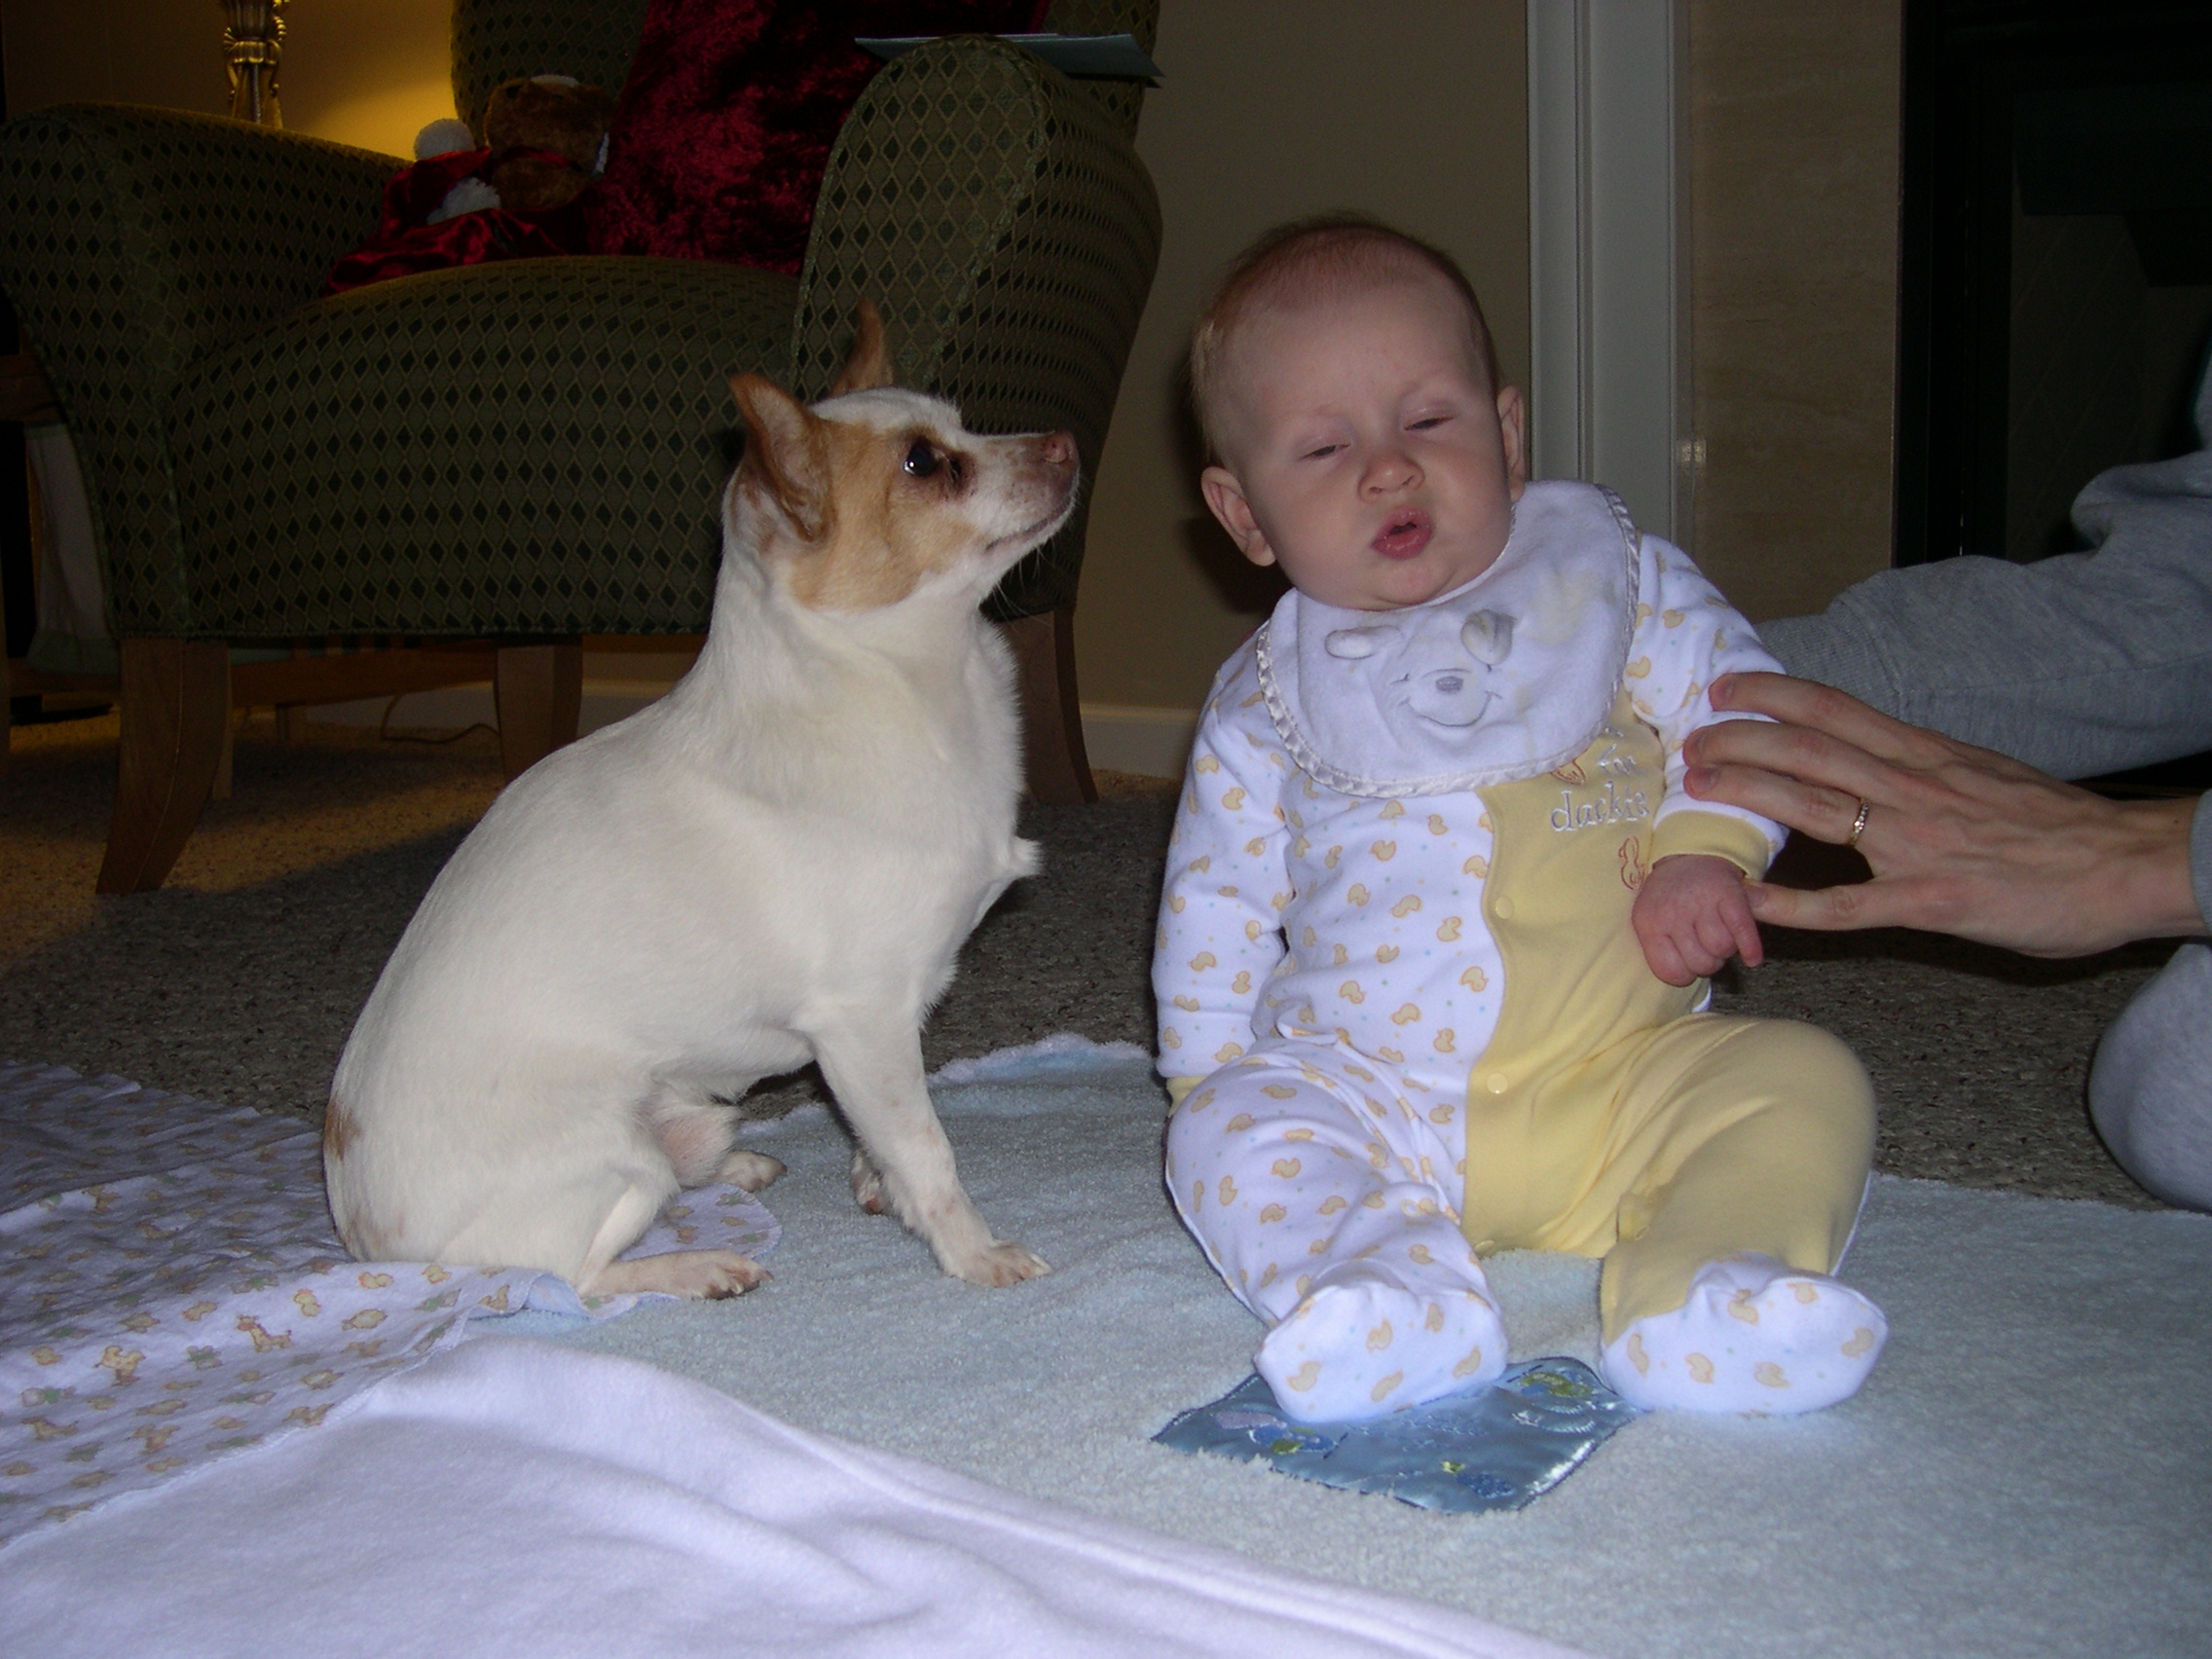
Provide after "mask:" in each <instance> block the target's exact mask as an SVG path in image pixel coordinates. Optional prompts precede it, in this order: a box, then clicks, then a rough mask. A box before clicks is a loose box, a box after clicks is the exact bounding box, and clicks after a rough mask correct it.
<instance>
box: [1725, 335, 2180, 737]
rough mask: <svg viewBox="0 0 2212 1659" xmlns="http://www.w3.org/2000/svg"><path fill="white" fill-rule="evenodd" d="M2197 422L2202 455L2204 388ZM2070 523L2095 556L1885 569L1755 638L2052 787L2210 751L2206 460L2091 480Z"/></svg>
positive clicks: (1795, 666) (1796, 666) (1876, 703)
mask: <svg viewBox="0 0 2212 1659" xmlns="http://www.w3.org/2000/svg"><path fill="white" fill-rule="evenodd" d="M2196 424H2197V429H2198V433H2199V435H2200V437H2201V438H2203V439H2204V440H2205V442H2206V443H2207V444H2208V445H2212V375H2208V376H2207V377H2206V379H2205V381H2204V382H2203V383H2202V384H2201V385H2200V386H2199V387H2197V393H2196ZM2074 523H2075V527H2076V528H2077V529H2079V530H2080V531H2081V532H2082V534H2083V536H2084V537H2085V538H2086V539H2087V540H2088V541H2089V543H2090V544H2091V545H2092V546H2094V547H2095V548H2096V551H2095V552H2093V553H2066V554H2061V555H2059V556H2058V557H2057V558H2054V559H2043V560H2039V561H2037V562H2036V563H2035V564H2032V565H2014V564H2011V563H2009V562H2008V561H2007V560H2004V559H1982V558H1972V557H1968V558H1960V559H1939V560H1937V561H1936V563H1934V564H1932V565H1915V566H1912V567H1910V568H1908V569H1905V570H1901V571H1883V572H1882V573H1881V574H1879V575H1876V576H1869V577H1867V578H1866V580H1864V581H1862V582H1860V583H1859V584H1857V585H1856V586H1854V587H1851V588H1848V589H1846V590H1845V591H1844V592H1843V593H1842V594H1841V595H1839V596H1838V597H1837V598H1836V600H1835V602H1834V603H1833V604H1832V605H1830V606H1829V607H1828V608H1826V609H1825V610H1824V611H1822V612H1821V613H1820V614H1819V615H1817V616H1786V617H1784V618H1782V619H1781V620H1779V621H1774V622H1762V623H1760V624H1759V638H1760V640H1762V641H1763V642H1764V643H1765V645H1766V647H1767V649H1768V650H1770V651H1772V652H1774V654H1775V655H1776V656H1777V657H1780V658H1781V659H1782V664H1783V666H1784V667H1785V668H1787V669H1788V671H1789V672H1790V673H1791V674H1794V675H1796V676H1797V677H1798V678H1799V679H1801V680H1818V681H1819V682H1822V683H1823V684H1824V685H1833V686H1835V687H1837V688H1838V689H1839V690H1843V691H1848V692H1850V693H1851V694H1852V695H1853V696H1854V697H1857V698H1858V699H1859V700H1860V701H1861V702H1862V703H1867V704H1870V705H1871V706H1872V707H1874V708H1876V709H1879V710H1881V711H1882V713H1884V714H1885V715H1890V716H1892V717H1894V718H1895V719H1900V720H1905V721H1909V722H1910V723H1911V724H1913V725H1919V726H1929V727H1932V728H1933V729H1935V730H1936V731H1939V732H1942V733H1944V734H1945V735H1946V736H1950V737H1955V738H1957V739H1959V740H1960V741H1961V742H1964V743H1972V744H1978V745H1979V746H1980V747H1982V748H1984V749H1994V750H1997V751H1998V752H1999V753H2000V754H2004V755H2009V756H2012V757H2013V758H2014V759H2016V760H2025V761H2026V762H2027V763H2028V764H2029V765H2031V766H2036V767H2040V768H2041V769H2042V770H2044V771H2046V772H2049V773H2051V774H2052V775H2053V776H2056V777H2060V778H2087V777H2094V776H2096V775H2098V774H2099V773H2103V772H2119V771H2124V770H2126V769H2127V768H2128V767H2131V766H2147V765H2150V764H2151V763H2152V762H2154V761H2157V760H2169V759H2172V758H2174V757H2175V756H2182V755H2194V754H2196V753H2197V752H2198V751H2199V750H2204V749H2212V447H2208V448H2205V449H2201V450H2198V451H2197V452H2196V453H2195V454H2194V455H2185V456H2182V457H2181V458H2179V459H2178V460H2175V461H2157V462H2154V463H2152V464H2150V465H2146V466H2118V467H2114V468H2113V469H2112V470H2111V471H2110V472H2103V473H2099V474H2098V475H2097V476H2096V477H2095V478H2093V479H2091V480H2090V481H2089V483H2088V485H2087V487H2086V488H2085V489H2083V492H2082V493H2081V495H2080V496H2078V497H2076V498H2075V500H2074Z"/></svg>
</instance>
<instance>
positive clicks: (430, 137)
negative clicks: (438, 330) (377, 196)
mask: <svg viewBox="0 0 2212 1659" xmlns="http://www.w3.org/2000/svg"><path fill="white" fill-rule="evenodd" d="M613 119H614V99H613V97H612V96H611V95H609V94H608V93H607V92H603V91H601V90H600V89H599V88H597V87H587V86H584V85H582V84H581V83H580V82H578V81H577V80H576V79H575V78H574V77H573V76H570V75H532V76H526V77H523V78H521V79H518V80H513V81H508V82H506V83H505V84H504V85H502V86H500V87H498V89H497V90H496V91H494V92H493V93H492V96H491V99H490V101H489V102H488V103H487V104H486V105H485V110H484V142H483V144H482V145H479V144H478V143H477V142H476V135H475V134H474V133H472V132H470V131H469V129H468V128H467V126H466V125H465V124H464V123H462V122H460V121H455V120H452V119H447V120H443V121H433V122H431V123H430V124H429V125H428V126H427V127H425V128H424V129H423V130H422V131H421V132H420V133H418V134H417V135H416V139H415V154H416V157H417V160H416V163H415V165H414V166H411V167H408V168H407V169H406V170H405V171H403V172H400V173H398V174H397V175H395V176H394V177H393V178H392V180H391V181H390V182H389V183H388V184H387V185H386V186H385V197H384V213H383V216H382V217H381V219H380V220H379V221H378V224H377V229H376V234H375V235H374V236H373V237H371V238H370V240H368V241H367V242H365V243H364V244H363V245H362V246H360V247H358V248H356V249H354V250H353V251H352V252H351V253H349V254H348V255H346V256H345V258H343V259H341V260H339V261H338V263H337V264H336V265H334V266H333V267H332V268H331V272H330V276H329V279H328V281H327V282H326V283H325V284H324V287H323V292H324V293H325V294H326V295H329V294H341V293H345V292H348V291H349V290H350V289H353V288H358V287H363V286H365V285H367V284H368V283H371V282H379V281H383V280H385V279H386V278H387V277H392V276H413V275H416V274H418V273H421V272H424V271H437V270H443V269H446V268H448V267H451V266H457V265H478V264H483V263H485V262H487V261H490V260H496V259H522V258H542V257H544V256H547V255H551V254H562V253H582V252H584V251H585V250H586V249H587V247H588V246H589V245H590V240H591V223H590V207H591V203H592V200H593V197H592V195H591V194H590V193H591V192H592V189H593V186H594V185H595V184H596V183H597V182H598V179H599V176H600V174H601V173H602V172H604V171H605V170H606V166H607V137H608V127H609V126H610V124H611V123H612V121H613Z"/></svg>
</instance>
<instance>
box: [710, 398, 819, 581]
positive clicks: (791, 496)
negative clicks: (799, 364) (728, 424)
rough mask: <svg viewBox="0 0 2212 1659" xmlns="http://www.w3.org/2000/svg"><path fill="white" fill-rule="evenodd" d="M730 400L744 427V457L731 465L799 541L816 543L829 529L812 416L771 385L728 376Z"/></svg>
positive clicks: (816, 428)
mask: <svg viewBox="0 0 2212 1659" xmlns="http://www.w3.org/2000/svg"><path fill="white" fill-rule="evenodd" d="M729 389H730V395H731V396H733V397H735V398H736V399H737V412H738V415H739V417H740V418H741V419H743V421H744V422H745V454H744V456H743V457H742V458H740V460H739V461H738V463H737V469H738V472H739V474H740V475H741V477H742V476H748V475H749V476H751V477H752V478H754V479H756V480H757V481H758V484H759V487H760V488H761V489H762V490H763V491H765V492H766V494H767V495H768V497H769V498H770V499H771V500H773V501H774V503H775V505H776V507H777V509H778V510H779V511H781V512H782V513H783V515H784V517H785V518H786V519H788V520H790V521H791V526H792V529H793V530H794V531H796V532H797V533H798V535H799V538H800V539H801V540H804V541H816V540H819V539H821V536H822V533H823V531H824V530H825V529H826V528H827V527H828V524H829V516H830V513H829V501H830V482H829V479H830V475H829V454H828V450H827V446H826V445H825V444H824V443H823V441H822V423H821V421H820V420H819V419H818V418H817V417H816V416H815V414H814V412H813V411H812V410H810V409H808V408H807V407H806V406H805V405H804V404H802V403H800V402H799V401H798V399H796V398H795V397H793V396H792V394H791V393H790V392H788V391H786V390H785V389H784V388H783V387H780V386H778V385H776V383H775V382H774V381H770V380H763V379H761V377H760V376H758V375H732V376H730V378H729Z"/></svg>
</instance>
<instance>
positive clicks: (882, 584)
mask: <svg viewBox="0 0 2212 1659" xmlns="http://www.w3.org/2000/svg"><path fill="white" fill-rule="evenodd" d="M821 424H822V428H823V439H824V448H825V450H826V452H827V454H826V460H827V463H828V473H829V478H830V485H831V487H830V490H829V491H828V492H827V494H826V498H825V499H824V501H823V503H822V509H821V517H822V522H823V534H822V535H821V536H819V537H817V538H816V539H815V541H814V542H813V543H811V544H810V545H809V546H807V547H806V548H805V549H804V550H803V551H801V552H800V553H799V554H798V555H797V557H796V558H794V559H793V561H792V564H791V591H792V597H793V599H796V600H797V601H798V602H799V603H800V604H801V605H803V606H806V607H807V608H810V609H814V610H875V609H879V608H882V607H884V606H887V605H897V604H898V603H899V602H900V601H901V600H903V599H904V598H905V597H906V596H907V595H908V594H910V593H912V592H913V591H914V589H915V588H916V587H917V586H919V585H920V583H921V581H922V579H923V578H924V577H925V576H930V575H934V574H936V573H937V572H938V571H942V570H945V569H947V568H948V567H950V566H951V565H952V564H953V563H954V561H956V560H957V559H958V558H959V557H960V555H961V554H962V553H964V552H965V551H967V550H968V548H970V547H971V546H973V545H974V543H975V532H974V531H973V530H972V529H971V528H970V527H969V526H968V525H967V524H965V523H964V522H962V521H961V520H960V519H958V518H957V517H955V516H953V515H950V514H946V513H939V512H932V511H930V510H929V507H930V505H931V504H934V503H932V502H929V501H926V500H917V499H916V498H917V497H938V496H941V495H942V494H943V488H942V487H941V486H940V485H938V484H937V483H936V481H935V480H930V479H915V478H910V477H908V476H907V475H906V473H905V471H904V470H903V461H904V459H905V455H906V452H907V450H908V449H909V448H910V447H911V446H912V444H913V442H914V439H913V436H912V435H910V434H905V433H894V432H883V431H877V430H873V429H871V428H869V427H866V426H853V425H847V424H844V423H842V422H835V421H825V422H823V423H821ZM942 476H943V474H941V473H940V477H942Z"/></svg>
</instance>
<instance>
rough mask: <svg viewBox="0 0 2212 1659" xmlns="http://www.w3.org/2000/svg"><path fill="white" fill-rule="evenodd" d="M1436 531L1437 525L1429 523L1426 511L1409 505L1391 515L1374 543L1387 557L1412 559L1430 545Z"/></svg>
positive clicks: (1376, 549) (1376, 548)
mask: <svg viewBox="0 0 2212 1659" xmlns="http://www.w3.org/2000/svg"><path fill="white" fill-rule="evenodd" d="M1435 533H1436V527H1435V526H1434V525H1432V524H1430V523H1429V519H1428V515H1427V514H1426V513H1424V512H1422V511H1421V510H1420V509H1419V508H1418V507H1407V508H1404V509H1403V510H1401V511H1399V512H1395V513H1392V514H1391V515H1390V518H1389V522H1388V523H1386V524H1384V525H1383V531H1382V534H1381V535H1377V536H1376V538H1375V540H1374V542H1373V543H1372V545H1373V547H1374V548H1375V551H1376V552H1378V553H1380V554H1382V555H1383V558H1385V559H1411V558H1413V557H1415V556H1416V555H1417V554H1419V552H1420V550H1421V549H1422V548H1423V547H1426V546H1427V545H1428V538H1429V537H1430V536H1431V535H1435Z"/></svg>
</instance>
